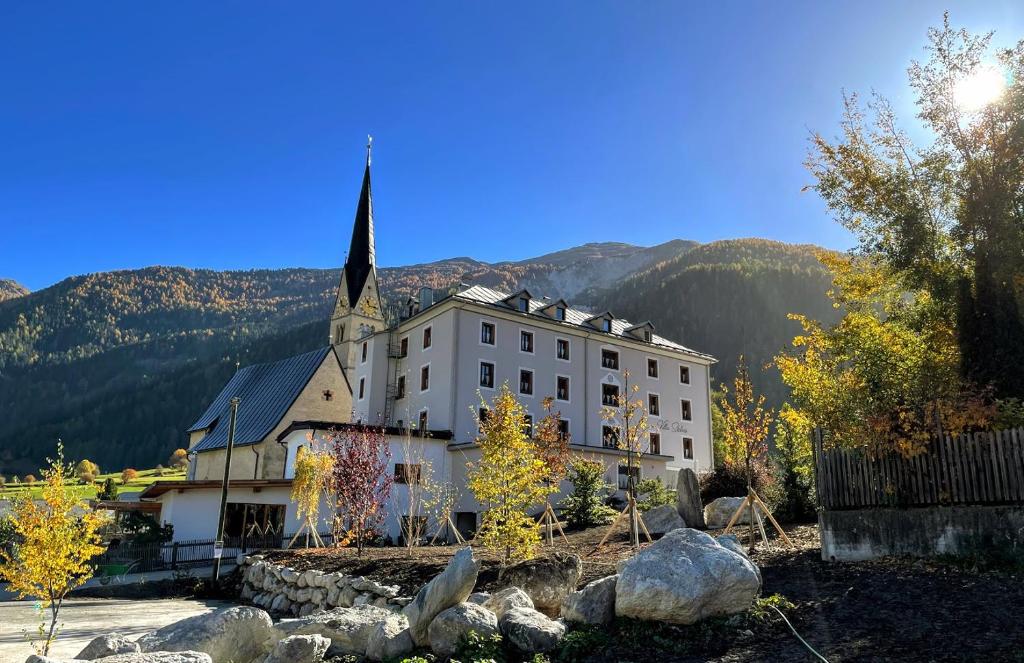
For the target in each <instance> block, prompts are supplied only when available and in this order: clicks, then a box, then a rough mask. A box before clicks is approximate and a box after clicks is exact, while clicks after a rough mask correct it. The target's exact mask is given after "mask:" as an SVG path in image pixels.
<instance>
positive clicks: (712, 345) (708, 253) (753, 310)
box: [584, 239, 839, 407]
mask: <svg viewBox="0 0 1024 663" xmlns="http://www.w3.org/2000/svg"><path fill="white" fill-rule="evenodd" d="M821 250H822V249H820V248H818V247H815V246H810V245H791V244H784V243H782V242H773V241H769V240H763V239H740V240H726V241H719V242H712V243H710V244H704V245H700V246H697V247H694V248H693V249H692V250H690V251H687V252H685V253H682V254H679V255H677V256H675V257H673V258H671V259H669V260H666V261H663V262H660V263H658V264H657V265H654V266H652V267H650V268H648V269H645V270H641V271H639V272H637V273H635V274H633V275H631V276H630V277H629V278H627V279H625V280H623V281H621V282H619V283H617V284H616V285H614V286H612V287H610V288H607V289H604V290H597V291H590V292H587V293H584V297H585V298H587V299H588V300H590V301H591V302H593V303H594V304H595V305H596V306H597V308H600V309H608V310H610V311H612V312H613V313H614V314H615V315H617V316H621V317H624V318H627V319H629V320H633V321H637V322H639V321H643V320H650V321H651V322H652V323H653V324H654V326H655V328H656V330H657V332H658V333H659V334H661V335H663V336H666V337H667V338H670V339H672V340H674V341H677V342H679V343H682V344H683V345H685V346H687V347H691V348H694V349H697V350H700V351H702V352H707V353H708V354H711V355H712V356H714V357H715V358H716V359H717V360H718V363H717V365H716V366H715V367H714V368H713V369H712V375H713V376H714V377H715V378H716V380H718V381H719V382H723V381H731V379H732V377H733V376H734V375H735V368H736V365H737V362H738V361H739V358H740V355H741V354H742V355H743V356H744V359H745V360H746V362H747V365H748V366H749V367H750V374H751V380H752V381H753V383H754V386H755V387H756V388H757V389H758V391H760V392H761V393H764V394H765V395H766V396H767V401H768V404H769V405H771V406H774V407H778V406H779V405H781V404H782V403H783V402H784V401H785V399H786V397H787V395H788V390H787V388H786V387H785V385H783V384H782V381H781V379H780V378H779V375H778V371H777V370H776V369H775V368H773V367H771V366H769V364H770V363H771V362H772V359H773V358H774V357H775V355H777V354H778V353H779V351H780V350H782V349H784V348H788V347H791V343H792V340H793V337H794V336H796V335H797V334H798V333H800V326H799V324H798V323H797V322H796V321H794V320H790V319H788V318H787V314H788V313H802V314H804V315H807V316H810V317H811V318H813V319H815V320H821V321H823V322H826V323H832V322H835V321H836V320H837V319H838V317H839V315H838V311H836V310H835V309H834V308H833V307H832V303H831V300H829V299H828V297H827V296H826V292H827V291H828V289H829V287H830V285H831V280H830V278H829V274H828V272H827V271H826V270H825V269H824V267H823V266H822V265H821V263H820V262H819V261H818V259H817V258H816V256H817V254H818V253H819V252H820V251H821ZM730 386H731V385H730Z"/></svg>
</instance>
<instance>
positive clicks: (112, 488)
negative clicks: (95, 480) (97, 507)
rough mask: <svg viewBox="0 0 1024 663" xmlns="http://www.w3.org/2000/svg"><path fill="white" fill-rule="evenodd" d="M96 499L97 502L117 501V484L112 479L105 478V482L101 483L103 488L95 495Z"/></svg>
mask: <svg viewBox="0 0 1024 663" xmlns="http://www.w3.org/2000/svg"><path fill="white" fill-rule="evenodd" d="M96 499H98V500H116V499H117V484H116V483H115V482H114V477H107V480H106V481H104V482H103V488H101V489H100V490H99V492H97V493H96Z"/></svg>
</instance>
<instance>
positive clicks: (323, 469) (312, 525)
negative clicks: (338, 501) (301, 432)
mask: <svg viewBox="0 0 1024 663" xmlns="http://www.w3.org/2000/svg"><path fill="white" fill-rule="evenodd" d="M312 445H313V440H312V438H311V439H310V446H301V447H299V450H298V451H297V452H296V454H295V476H294V478H293V479H292V494H291V498H292V502H295V512H296V518H298V520H299V522H301V523H302V527H301V528H300V529H299V531H298V532H296V533H295V537H293V538H292V540H291V541H290V542H289V543H288V545H289V546H291V545H292V543H294V542H295V538H297V537H298V536H299V534H300V533H301V532H302V531H303V530H304V531H305V532H306V546H307V547H308V546H309V537H310V535H312V537H313V539H314V541H316V542H317V543H318V544H320V545H321V546H322V545H323V542H322V541H321V540H320V535H319V531H318V530H319V525H320V502H321V501H322V500H323V499H324V498H325V497H328V496H329V494H330V489H331V480H332V476H333V474H334V456H333V455H332V454H331V453H330V452H329V451H327V450H326V449H317V448H313V446H312Z"/></svg>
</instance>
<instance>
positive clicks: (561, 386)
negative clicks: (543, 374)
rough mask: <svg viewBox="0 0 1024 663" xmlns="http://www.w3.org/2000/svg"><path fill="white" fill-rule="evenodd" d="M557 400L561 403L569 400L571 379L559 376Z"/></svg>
mask: <svg viewBox="0 0 1024 663" xmlns="http://www.w3.org/2000/svg"><path fill="white" fill-rule="evenodd" d="M555 398H556V399H557V400H560V401H567V400H569V378H567V377H565V376H564V375H559V376H558V380H557V381H556V382H555Z"/></svg>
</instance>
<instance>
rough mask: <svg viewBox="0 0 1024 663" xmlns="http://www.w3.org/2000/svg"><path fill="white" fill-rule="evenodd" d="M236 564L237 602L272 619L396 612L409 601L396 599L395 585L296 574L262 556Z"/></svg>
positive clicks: (311, 573)
mask: <svg viewBox="0 0 1024 663" xmlns="http://www.w3.org/2000/svg"><path fill="white" fill-rule="evenodd" d="M239 564H240V565H241V569H242V592H241V594H240V596H239V598H241V599H242V600H243V601H247V602H249V603H252V604H253V605H254V606H257V607H259V608H263V609H264V610H266V611H268V612H269V613H270V614H272V615H291V616H294V617H305V616H307V615H311V614H313V613H314V612H316V611H318V610H329V609H331V608H351V607H353V606H358V605H374V606H377V607H378V608H385V609H388V610H393V611H398V610H401V609H402V607H404V606H405V605H406V604H408V603H409V602H410V601H412V599H411V598H407V597H401V596H399V595H398V586H397V585H382V584H380V583H378V582H375V581H373V580H370V579H368V578H364V577H362V576H349V575H345V574H344V573H324V572H322V571H316V570H309V571H302V572H300V571H295V570H294V569H290V568H288V567H286V566H281V565H278V564H271V563H270V562H267V561H266V560H264V559H263V556H262V555H250V556H244V557H242V558H241V559H240V560H239Z"/></svg>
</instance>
